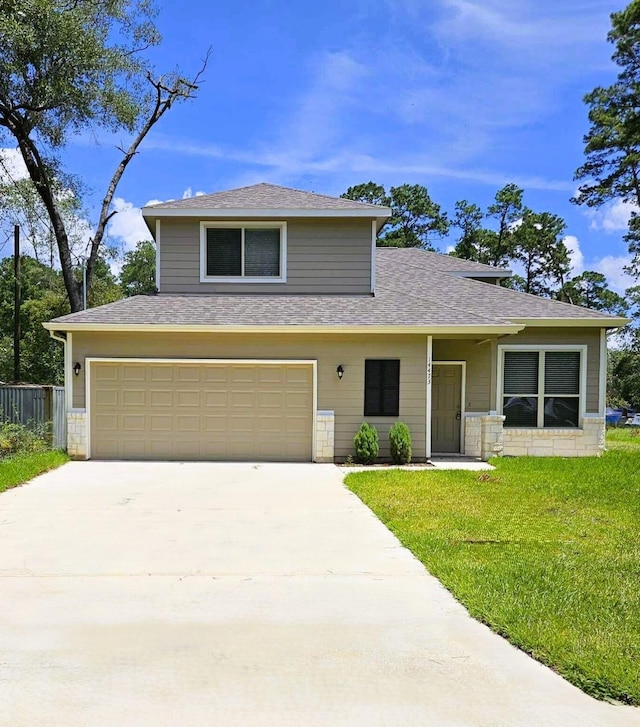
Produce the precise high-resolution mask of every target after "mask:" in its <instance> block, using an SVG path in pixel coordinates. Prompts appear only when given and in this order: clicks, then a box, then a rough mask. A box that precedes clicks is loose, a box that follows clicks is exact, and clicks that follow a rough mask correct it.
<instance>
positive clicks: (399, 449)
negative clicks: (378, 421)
mask: <svg viewBox="0 0 640 727" xmlns="http://www.w3.org/2000/svg"><path fill="white" fill-rule="evenodd" d="M389 449H390V450H391V459H392V460H393V461H394V462H395V464H409V462H411V433H410V432H409V427H408V426H407V425H406V424H405V423H404V422H396V423H395V424H394V425H393V426H392V427H391V429H390V430H389Z"/></svg>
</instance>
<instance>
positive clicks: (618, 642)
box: [346, 433, 640, 705]
mask: <svg viewBox="0 0 640 727" xmlns="http://www.w3.org/2000/svg"><path fill="white" fill-rule="evenodd" d="M616 434H617V433H616ZM627 437H629V438H631V435H630V434H628V435H627ZM635 440H637V441H638V444H640V438H637V437H636V438H635ZM614 441H615V443H616V446H617V443H622V444H624V445H625V449H623V448H619V449H616V450H614V451H610V452H608V453H606V454H605V455H604V456H603V457H601V458H587V459H573V460H572V459H559V458H553V459H552V458H538V459H536V458H526V457H523V458H514V459H504V460H501V459H499V460H494V463H495V464H496V466H497V469H496V471H494V472H486V473H479V472H461V471H443V472H430V471H413V472H412V471H397V470H387V471H373V472H358V473H352V474H349V475H348V476H347V478H346V483H347V486H348V487H349V488H350V489H351V490H353V492H355V493H356V494H357V495H358V496H359V497H360V498H361V499H362V500H363V502H365V503H366V504H367V505H368V506H369V507H370V508H371V509H372V510H373V511H374V512H375V513H376V514H377V515H378V517H379V518H380V519H381V520H382V522H384V523H385V524H386V525H387V526H388V527H389V528H390V529H391V530H392V531H393V532H394V533H395V534H396V535H397V537H398V538H399V539H400V541H401V542H402V543H403V544H404V545H406V546H407V547H408V548H409V549H410V550H411V551H412V552H413V553H414V554H415V555H416V556H417V557H418V558H419V559H420V560H421V561H422V562H423V563H424V564H425V565H426V566H427V568H428V569H429V571H430V572H431V573H432V574H433V575H435V576H436V577H437V578H439V579H440V581H441V582H442V583H443V584H444V585H445V586H446V587H447V588H448V589H449V590H450V591H451V592H452V593H453V594H454V596H455V597H456V598H457V599H458V600H459V601H461V602H462V603H463V604H464V605H465V606H466V607H467V609H468V610H469V612H470V613H471V615H472V616H474V617H475V618H477V619H479V620H480V621H483V622H485V623H486V624H488V625H489V626H490V627H491V628H492V629H493V630H494V631H496V632H497V633H499V634H501V635H503V636H505V637H506V638H507V639H508V640H509V641H511V642H512V643H513V644H515V645H516V646H518V647H520V648H521V649H523V650H524V651H526V652H528V653H530V654H531V655H533V656H534V657H535V658H536V659H538V660H540V661H542V662H544V663H545V664H548V665H549V666H551V667H552V668H554V669H555V670H556V671H558V672H559V673H560V674H562V675H563V676H564V677H566V678H567V679H568V680H569V681H571V682H573V683H574V684H576V685H577V686H578V687H580V688H581V689H583V690H584V691H586V692H588V693H590V694H592V695H593V696H595V697H598V698H601V699H615V700H619V701H622V702H626V703H629V704H636V705H638V704H640V474H639V471H640V450H638V449H637V448H636V451H635V452H634V451H632V450H629V449H628V447H629V446H631V444H635V441H634V442H628V441H626V440H618V439H617V438H614Z"/></svg>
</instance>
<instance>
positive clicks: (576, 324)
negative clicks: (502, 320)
mask: <svg viewBox="0 0 640 727" xmlns="http://www.w3.org/2000/svg"><path fill="white" fill-rule="evenodd" d="M509 320H510V321H513V322H514V323H521V324H523V325H524V326H526V327H527V328H543V327H544V328H620V327H622V326H626V325H627V323H631V319H630V318H622V317H620V316H603V317H602V318H509Z"/></svg>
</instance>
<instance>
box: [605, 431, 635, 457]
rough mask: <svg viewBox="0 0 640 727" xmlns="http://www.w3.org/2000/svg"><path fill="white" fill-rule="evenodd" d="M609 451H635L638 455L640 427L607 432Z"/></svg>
mask: <svg viewBox="0 0 640 727" xmlns="http://www.w3.org/2000/svg"><path fill="white" fill-rule="evenodd" d="M607 447H608V448H609V449H617V450H620V449H622V450H625V451H636V452H638V454H640V427H619V428H616V429H609V430H608V431H607Z"/></svg>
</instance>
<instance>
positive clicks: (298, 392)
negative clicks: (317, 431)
mask: <svg viewBox="0 0 640 727" xmlns="http://www.w3.org/2000/svg"><path fill="white" fill-rule="evenodd" d="M87 366H88V390H89V411H88V421H89V442H90V453H89V454H90V457H91V458H93V459H144V460H227V461H234V460H237V461H252V460H257V461H260V460H262V461H269V460H274V461H280V462H308V461H310V460H311V459H312V444H313V426H312V423H313V413H314V396H313V391H314V363H313V362H310V361H306V362H280V361H275V362H262V361H233V362H230V361H215V360H198V361H176V360H144V359H131V360H104V359H88V360H87Z"/></svg>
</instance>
